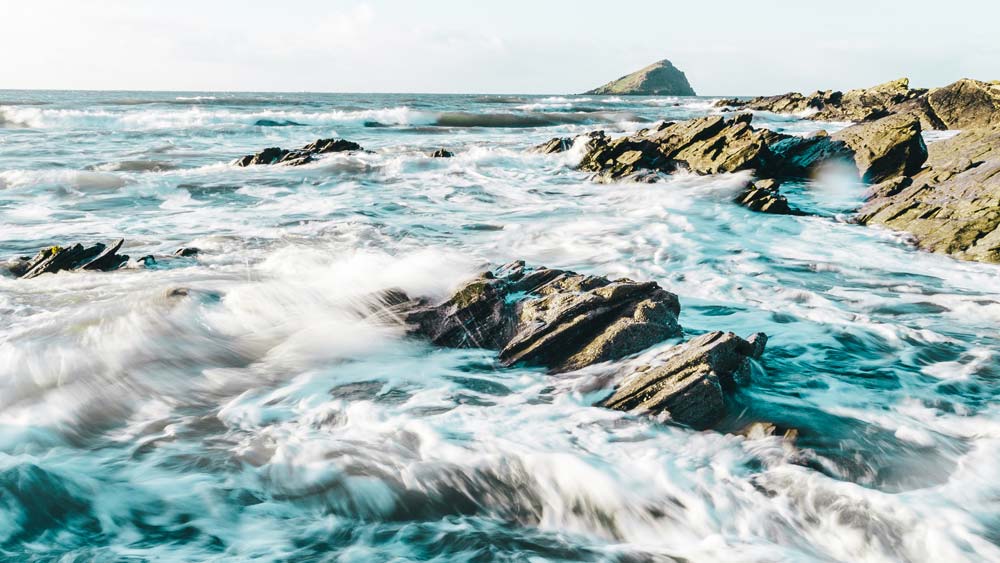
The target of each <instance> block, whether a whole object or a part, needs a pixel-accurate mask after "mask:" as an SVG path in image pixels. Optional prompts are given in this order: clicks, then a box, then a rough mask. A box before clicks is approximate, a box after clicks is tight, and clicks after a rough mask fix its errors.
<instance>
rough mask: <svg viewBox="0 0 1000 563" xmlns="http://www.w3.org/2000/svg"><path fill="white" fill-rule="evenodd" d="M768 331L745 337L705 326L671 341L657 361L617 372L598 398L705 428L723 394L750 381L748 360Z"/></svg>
mask: <svg viewBox="0 0 1000 563" xmlns="http://www.w3.org/2000/svg"><path fill="white" fill-rule="evenodd" d="M766 344H767V336H766V335H765V334H763V333H757V334H755V335H753V336H751V337H750V338H749V339H747V340H744V339H742V338H740V337H738V336H736V335H735V334H733V333H731V332H727V333H723V332H710V333H708V334H704V335H701V336H699V337H697V338H693V339H691V340H689V341H687V342H685V343H683V344H680V345H678V346H674V347H672V348H670V349H669V350H667V351H665V352H664V353H663V354H661V355H660V356H658V357H657V359H656V361H657V364H656V365H654V366H645V367H642V368H639V369H637V370H634V371H632V372H631V373H628V374H625V375H623V376H622V378H621V381H622V383H621V384H620V385H618V386H617V388H616V389H615V390H614V392H613V393H612V394H611V395H610V396H609V397H607V398H606V399H604V400H603V401H601V402H599V403H598V405H599V406H602V407H606V408H611V409H616V410H622V411H630V412H634V413H640V414H667V415H669V416H670V418H671V419H673V420H675V421H677V422H679V423H682V424H687V425H689V426H692V427H694V428H699V429H700V428H707V427H709V426H711V425H712V424H713V423H715V422H716V421H718V420H719V419H720V418H722V417H723V416H724V415H725V414H726V403H727V396H728V395H730V394H731V393H732V392H733V391H734V390H735V389H736V388H737V387H738V386H741V385H746V384H747V383H749V381H750V361H751V360H752V359H758V358H760V356H761V354H762V353H763V351H764V347H765V346H766Z"/></svg>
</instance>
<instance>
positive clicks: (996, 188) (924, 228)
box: [857, 124, 1000, 262]
mask: <svg viewBox="0 0 1000 563" xmlns="http://www.w3.org/2000/svg"><path fill="white" fill-rule="evenodd" d="M928 152H929V157H928V160H927V166H926V167H925V168H924V169H923V170H921V171H920V172H918V173H916V174H913V175H912V176H906V175H903V176H897V177H895V178H890V179H888V180H886V181H885V182H882V183H881V184H878V185H876V186H873V187H872V188H871V190H870V199H869V201H868V202H867V203H865V205H864V207H863V208H862V209H861V212H860V213H859V215H858V217H857V220H858V221H859V222H860V223H863V224H875V225H884V226H886V227H889V228H892V229H897V230H902V231H906V232H908V233H910V234H912V235H913V237H914V238H915V239H916V241H917V244H918V245H919V246H920V247H921V248H923V249H925V250H929V251H932V252H940V253H945V254H950V255H952V256H955V257H956V258H961V259H964V260H978V261H982V262H1000V124H995V125H993V126H991V127H988V128H978V129H970V130H968V131H964V132H963V133H961V134H959V135H957V136H955V137H952V138H951V139H947V140H944V141H938V142H936V143H931V145H930V148H929V149H928Z"/></svg>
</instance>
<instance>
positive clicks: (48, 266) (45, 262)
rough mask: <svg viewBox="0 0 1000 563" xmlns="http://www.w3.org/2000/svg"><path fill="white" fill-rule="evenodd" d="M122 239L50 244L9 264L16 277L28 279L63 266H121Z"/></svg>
mask: <svg viewBox="0 0 1000 563" xmlns="http://www.w3.org/2000/svg"><path fill="white" fill-rule="evenodd" d="M124 243H125V240H124V239H119V240H117V241H115V242H113V243H112V244H111V246H106V245H104V244H103V243H97V244H95V245H94V246H89V247H85V246H83V245H82V244H74V245H73V246H69V247H61V246H52V247H49V248H45V249H42V250H40V251H39V252H38V254H36V255H35V256H34V257H33V258H30V257H23V258H20V259H18V260H16V261H14V263H13V264H12V265H10V266H9V267H8V269H9V270H10V272H11V274H13V275H14V276H15V277H18V278H24V279H31V278H34V277H37V276H40V275H42V274H50V273H51V274H54V273H58V272H61V271H64V270H93V271H102V272H107V271H111V270H116V269H118V268H120V267H121V266H122V265H123V264H125V263H126V262H128V256H126V255H122V254H118V250H120V249H121V247H122V245H123V244H124Z"/></svg>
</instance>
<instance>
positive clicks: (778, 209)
mask: <svg viewBox="0 0 1000 563" xmlns="http://www.w3.org/2000/svg"><path fill="white" fill-rule="evenodd" d="M779 186H780V184H779V183H778V182H777V180H770V179H768V180H758V181H756V182H752V183H751V184H750V185H749V186H748V187H747V189H746V190H744V191H743V192H741V193H740V194H739V195H738V196H736V199H735V200H734V201H735V202H736V203H738V204H740V205H742V206H744V207H748V208H750V209H752V210H753V211H760V212H761V213H773V214H775V215H805V213H803V212H802V211H799V210H798V209H793V208H792V207H791V206H789V205H788V199H787V198H785V196H783V195H781V193H780V192H779V191H778V188H779Z"/></svg>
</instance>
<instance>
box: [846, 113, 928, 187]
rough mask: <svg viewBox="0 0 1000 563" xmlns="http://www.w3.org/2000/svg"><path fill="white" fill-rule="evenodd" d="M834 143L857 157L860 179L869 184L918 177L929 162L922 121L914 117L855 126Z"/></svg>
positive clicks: (899, 117) (885, 118)
mask: <svg viewBox="0 0 1000 563" xmlns="http://www.w3.org/2000/svg"><path fill="white" fill-rule="evenodd" d="M831 139H833V140H834V141H842V142H843V143H844V144H845V145H846V146H847V147H848V148H849V149H850V150H851V151H852V152H853V153H854V162H855V164H857V166H858V170H859V171H860V173H861V179H862V180H864V181H865V182H868V183H873V184H874V183H878V182H881V181H883V180H887V179H889V178H892V177H895V176H901V175H902V176H908V175H911V174H915V173H916V172H917V171H919V170H920V167H921V166H922V165H923V163H924V161H926V160H927V146H926V145H925V144H924V139H923V136H921V134H920V119H919V118H917V117H916V116H913V115H891V116H889V117H884V118H882V119H879V120H876V121H871V122H868V123H859V124H858V125H852V126H851V127H848V128H846V129H843V130H841V131H838V132H837V133H834V134H833V135H832V136H831Z"/></svg>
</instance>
